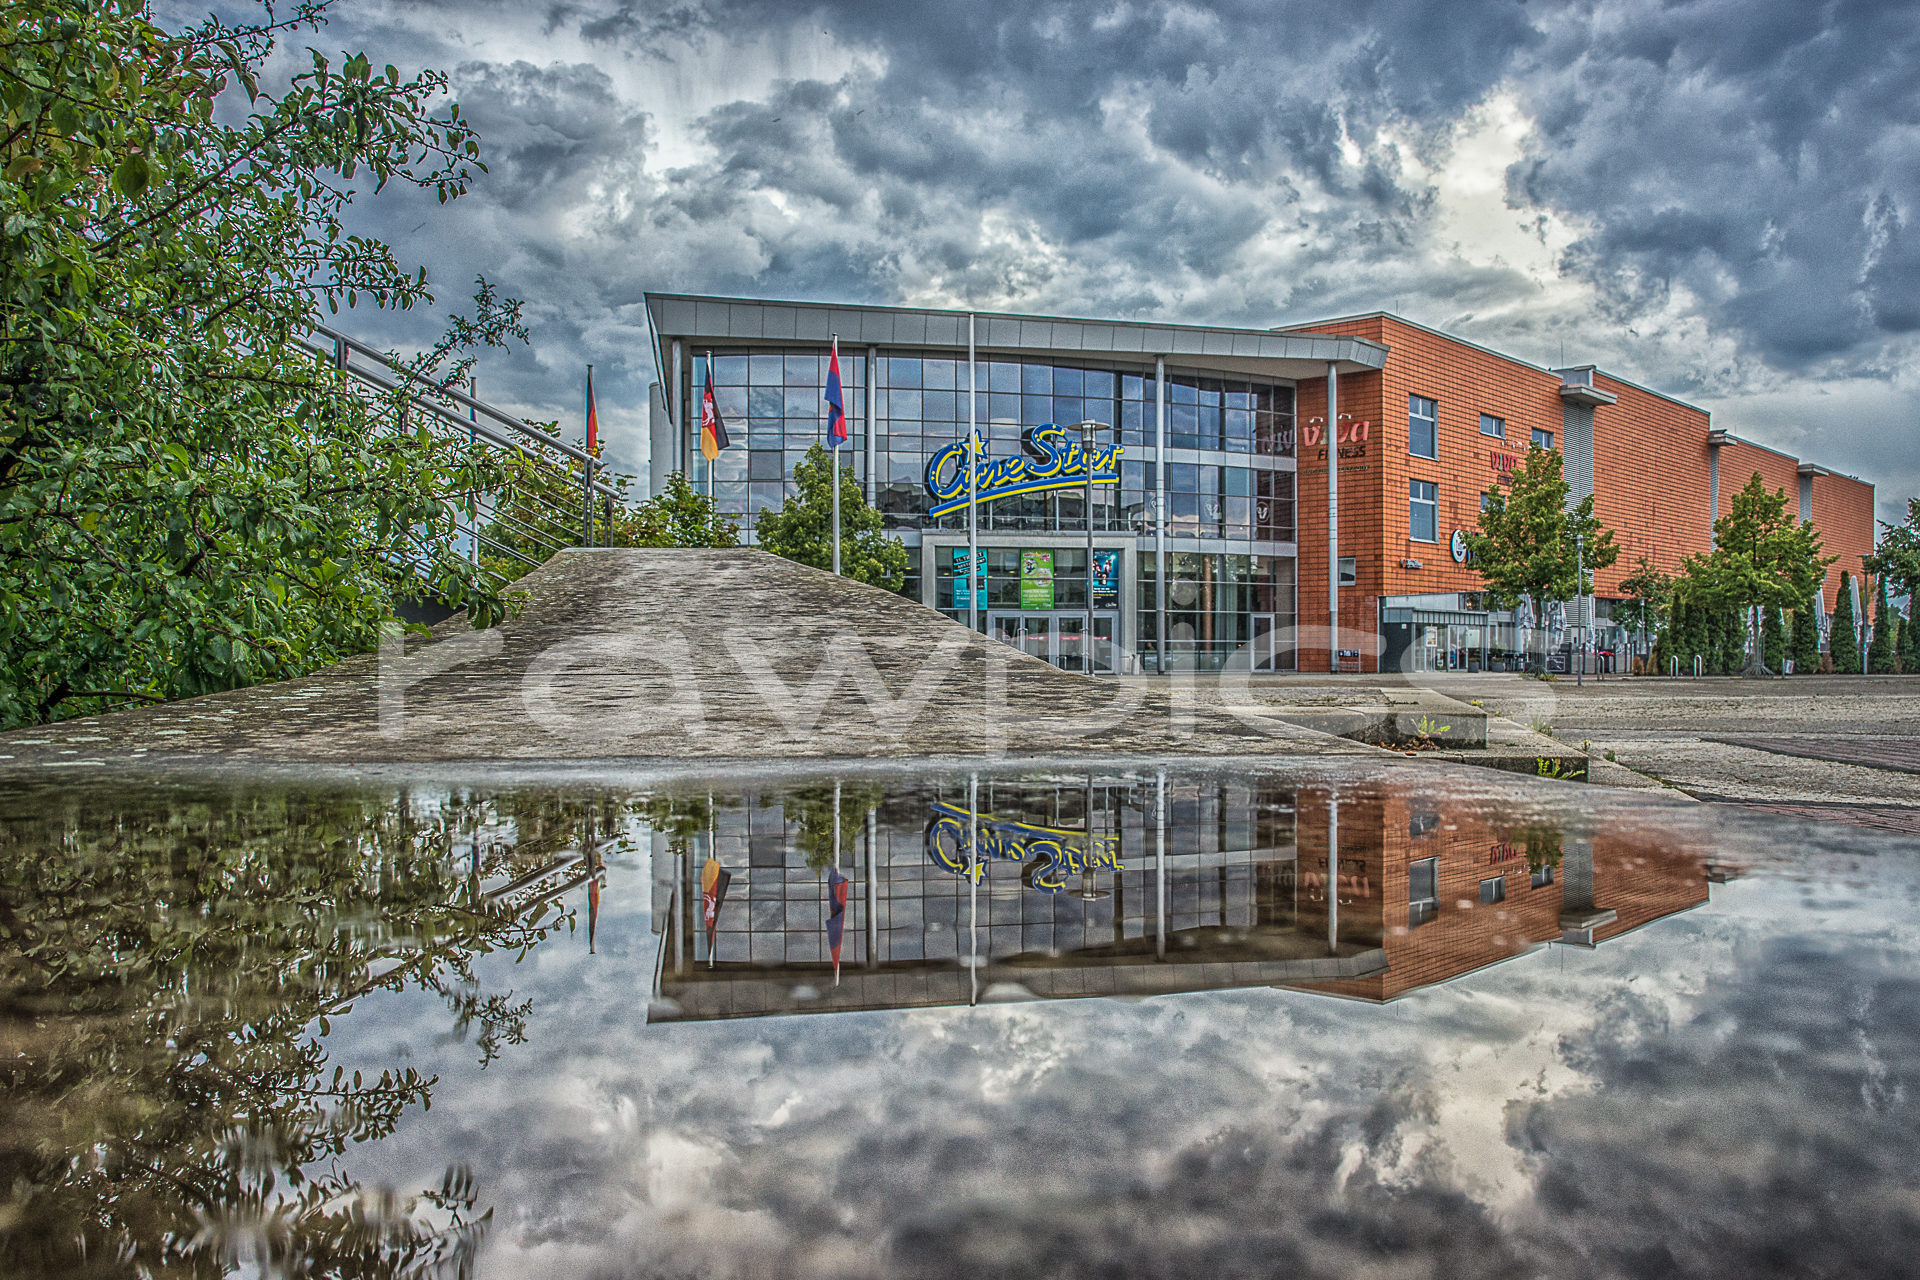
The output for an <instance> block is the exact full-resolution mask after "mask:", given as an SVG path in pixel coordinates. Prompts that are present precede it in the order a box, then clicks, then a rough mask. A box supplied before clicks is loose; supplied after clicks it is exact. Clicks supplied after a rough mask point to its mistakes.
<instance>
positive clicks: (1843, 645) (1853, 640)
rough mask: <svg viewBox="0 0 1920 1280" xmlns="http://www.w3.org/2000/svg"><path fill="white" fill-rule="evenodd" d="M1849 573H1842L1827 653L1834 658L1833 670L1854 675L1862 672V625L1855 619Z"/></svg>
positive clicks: (1828, 637)
mask: <svg viewBox="0 0 1920 1280" xmlns="http://www.w3.org/2000/svg"><path fill="white" fill-rule="evenodd" d="M1851 586H1852V584H1851V582H1850V581H1849V580H1848V578H1847V571H1846V570H1845V569H1842V570H1841V571H1840V595H1839V599H1838V600H1837V602H1836V603H1835V604H1834V606H1833V623H1832V626H1831V628H1830V629H1829V631H1828V633H1827V652H1828V653H1829V654H1831V655H1832V656H1833V669H1834V670H1835V671H1840V672H1844V673H1846V674H1848V675H1853V674H1855V673H1857V672H1858V671H1859V670H1860V625H1859V623H1858V622H1857V621H1856V620H1855V618H1854V612H1853V591H1852V590H1851Z"/></svg>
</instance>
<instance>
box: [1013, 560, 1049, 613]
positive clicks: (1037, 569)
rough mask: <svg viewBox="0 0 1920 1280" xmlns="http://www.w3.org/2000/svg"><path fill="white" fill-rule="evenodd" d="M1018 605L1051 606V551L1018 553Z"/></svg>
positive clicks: (1035, 607)
mask: <svg viewBox="0 0 1920 1280" xmlns="http://www.w3.org/2000/svg"><path fill="white" fill-rule="evenodd" d="M1020 607H1021V608H1022V609H1051V608H1053V552H1051V551H1022V552H1021V553H1020Z"/></svg>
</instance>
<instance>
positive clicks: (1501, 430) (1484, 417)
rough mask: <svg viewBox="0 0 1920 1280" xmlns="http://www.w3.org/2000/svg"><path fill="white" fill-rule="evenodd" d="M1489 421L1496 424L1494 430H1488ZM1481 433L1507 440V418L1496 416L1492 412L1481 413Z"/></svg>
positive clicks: (1496, 438)
mask: <svg viewBox="0 0 1920 1280" xmlns="http://www.w3.org/2000/svg"><path fill="white" fill-rule="evenodd" d="M1489 422H1491V423H1492V424H1493V425H1494V428H1495V429H1494V430H1492V431H1489V430H1487V424H1488V423H1489ZM1480 434H1481V435H1483V436H1490V437H1492V438H1493V439H1495V440H1505V439H1506V438H1507V420H1506V419H1505V418H1501V417H1496V416H1495V415H1493V414H1491V413H1482V414H1481V415H1480Z"/></svg>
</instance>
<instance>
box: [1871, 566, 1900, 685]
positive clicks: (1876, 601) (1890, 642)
mask: <svg viewBox="0 0 1920 1280" xmlns="http://www.w3.org/2000/svg"><path fill="white" fill-rule="evenodd" d="M1899 629H1900V615H1899V614H1897V613H1895V612H1894V611H1893V610H1891V609H1889V608H1888V607H1887V575H1886V574H1884V573H1883V574H1881V575H1880V576H1879V578H1877V579H1876V580H1875V581H1874V584H1873V639H1872V640H1870V641H1868V642H1867V670H1869V671H1871V672H1872V673H1873V674H1874V675H1877V676H1890V675H1892V674H1893V673H1894V671H1895V670H1896V668H1895V666H1894V661H1893V655H1894V645H1895V643H1896V640H1897V633H1898V631H1899Z"/></svg>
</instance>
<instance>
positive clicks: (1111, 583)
mask: <svg viewBox="0 0 1920 1280" xmlns="http://www.w3.org/2000/svg"><path fill="white" fill-rule="evenodd" d="M1092 595H1093V607H1094V608H1096V609H1118V608H1119V607H1120V553H1119V552H1118V551H1096V552H1094V553H1093V591H1092Z"/></svg>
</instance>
